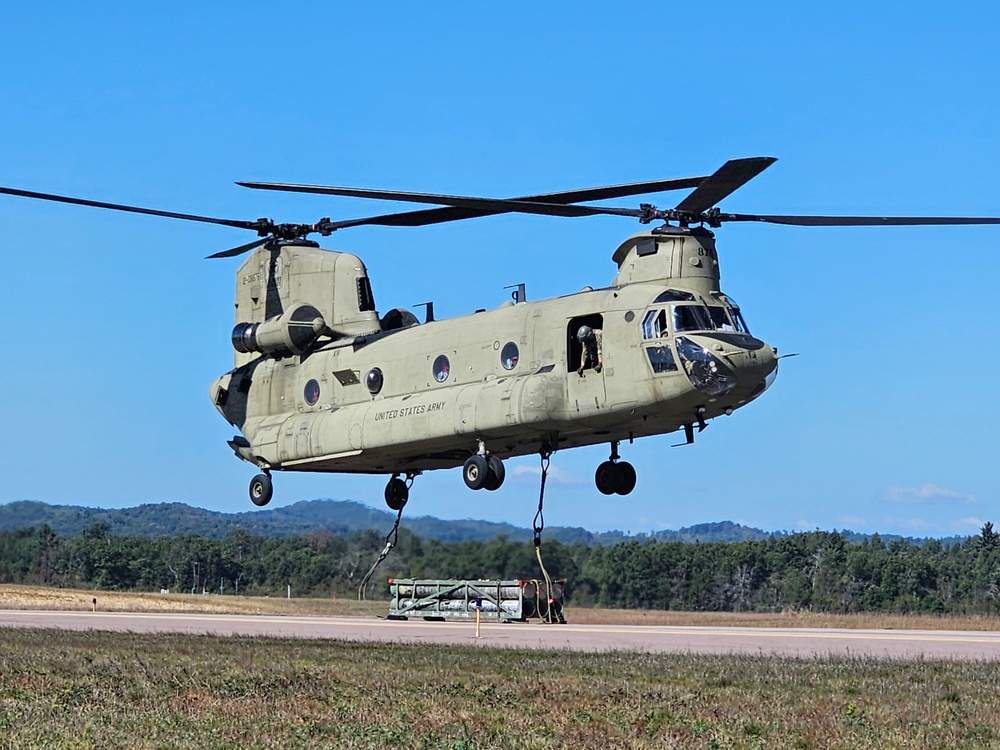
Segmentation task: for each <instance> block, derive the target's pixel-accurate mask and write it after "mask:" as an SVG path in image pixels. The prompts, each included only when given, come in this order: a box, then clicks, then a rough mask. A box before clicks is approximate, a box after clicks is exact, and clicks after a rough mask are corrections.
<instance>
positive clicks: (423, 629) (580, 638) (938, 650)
mask: <svg viewBox="0 0 1000 750" xmlns="http://www.w3.org/2000/svg"><path fill="white" fill-rule="evenodd" d="M0 627H14V628H55V629H63V630H104V631H117V632H124V631H129V632H134V633H191V634H211V635H224V636H231V635H244V636H274V637H280V638H330V639H336V640H348V641H369V642H372V641H375V642H387V643H411V644H419V643H433V644H440V645H463V646H481V647H492V648H497V647H499V648H521V649H546V650H560V649H563V650H569V651H584V652H604V651H634V652H644V653H697V654H761V655H765V656H793V657H804V658H812V657H816V656H870V657H880V658H889V659H914V658H923V659H941V660H956V659H961V660H997V659H1000V632H979V631H946V630H846V629H844V630H841V629H834V628H748V627H677V626H628V625H573V624H569V625H545V624H541V623H510V624H499V623H495V622H486V621H484V622H483V624H482V628H481V637H480V638H478V639H477V638H476V637H475V623H474V622H473V621H471V620H470V621H468V622H465V621H459V622H456V621H447V622H424V621H423V620H409V621H405V622H402V621H389V620H379V619H375V618H365V617H284V616H262V615H211V614H195V613H191V614H178V613H163V614H161V613H132V612H60V611H28V610H0Z"/></svg>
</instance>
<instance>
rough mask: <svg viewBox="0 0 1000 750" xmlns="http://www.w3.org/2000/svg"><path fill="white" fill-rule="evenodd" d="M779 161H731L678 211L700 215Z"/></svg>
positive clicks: (717, 171) (682, 203)
mask: <svg viewBox="0 0 1000 750" xmlns="http://www.w3.org/2000/svg"><path fill="white" fill-rule="evenodd" d="M776 161H777V159H775V158H774V157H772V156H754V157H751V158H749V159H731V160H729V161H727V162H726V163H725V164H723V165H722V166H721V167H719V168H718V169H717V170H716V171H715V174H712V175H710V176H709V177H707V178H706V179H705V180H704V181H703V182H702V183H701V184H700V185H698V187H697V188H695V189H694V191H693V192H692V193H691V194H690V195H689V196H688V197H687V198H685V199H684V200H682V201H681V202H680V203H678V204H677V210H678V211H686V212H690V213H694V214H700V213H702V212H703V211H707V210H708V209H709V208H711V207H712V206H714V205H716V204H717V203H718V202H719V201H721V200H722V199H723V198H725V197H726V196H727V195H729V194H730V193H732V192H734V191H735V190H737V189H738V188H740V187H742V186H743V185H745V184H746V183H748V182H750V180H752V179H753V178H754V177H756V176H757V175H759V174H760V173H761V172H763V171H764V170H765V169H767V168H768V167H769V166H771V165H772V164H774V162H776Z"/></svg>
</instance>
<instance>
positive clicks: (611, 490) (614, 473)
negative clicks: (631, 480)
mask: <svg viewBox="0 0 1000 750" xmlns="http://www.w3.org/2000/svg"><path fill="white" fill-rule="evenodd" d="M594 484H596V485H597V489H598V490H599V491H600V492H601V494H602V495H613V494H615V491H616V490H617V488H618V465H617V464H615V463H613V462H611V461H605V462H604V463H602V464H601V465H600V466H598V467H597V471H596V472H594Z"/></svg>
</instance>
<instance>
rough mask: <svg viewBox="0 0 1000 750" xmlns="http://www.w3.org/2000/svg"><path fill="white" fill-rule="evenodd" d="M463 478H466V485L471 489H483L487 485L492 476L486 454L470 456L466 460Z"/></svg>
mask: <svg viewBox="0 0 1000 750" xmlns="http://www.w3.org/2000/svg"><path fill="white" fill-rule="evenodd" d="M462 478H463V479H464V480H465V486H466V487H468V488H469V489H470V490H481V489H482V488H483V487H485V486H486V483H487V482H488V481H489V478H490V468H489V463H488V462H487V461H486V456H480V455H475V456H469V460H468V461H466V462H465V466H464V468H463V469H462ZM498 486H499V485H498Z"/></svg>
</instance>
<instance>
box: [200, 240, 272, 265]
mask: <svg viewBox="0 0 1000 750" xmlns="http://www.w3.org/2000/svg"><path fill="white" fill-rule="evenodd" d="M271 239H272V238H271V237H261V238H259V239H256V240H254V241H253V242H248V243H247V244H245V245H240V246H239V247H231V248H229V249H228V250H222V251H220V252H217V253H212V254H211V255H208V256H206V260H208V259H211V258H234V257H236V256H237V255H243V253H246V252H249V251H251V250H256V249H257V248H258V247H260V246H261V245H265V244H267V243H268V242H269V241H270V240H271Z"/></svg>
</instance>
